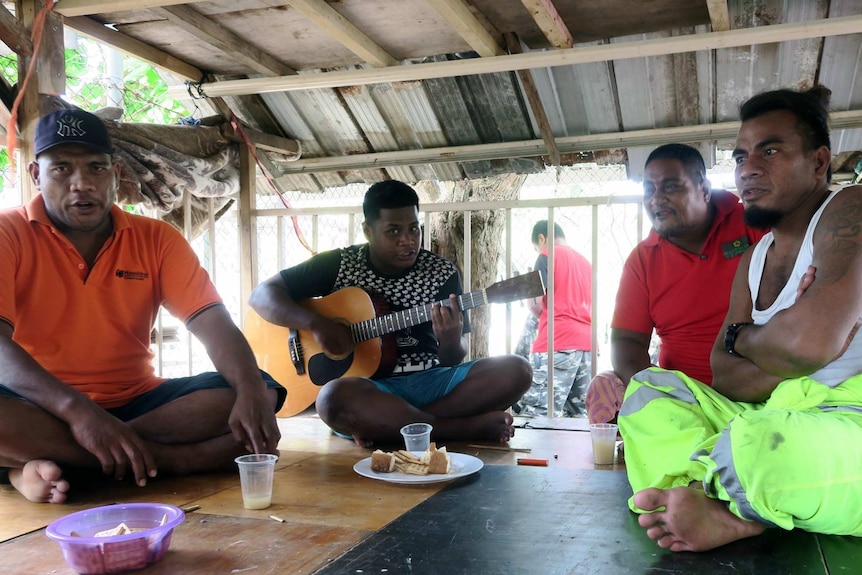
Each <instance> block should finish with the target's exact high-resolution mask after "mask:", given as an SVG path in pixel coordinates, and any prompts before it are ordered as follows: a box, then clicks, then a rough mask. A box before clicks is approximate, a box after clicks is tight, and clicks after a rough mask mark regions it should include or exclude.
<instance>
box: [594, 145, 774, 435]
mask: <svg viewBox="0 0 862 575" xmlns="http://www.w3.org/2000/svg"><path fill="white" fill-rule="evenodd" d="M643 186H644V200H643V204H644V210H645V211H646V213H647V216H648V217H649V219H650V221H651V222H652V226H653V229H652V230H651V231H650V233H649V236H648V237H647V238H646V239H645V240H643V241H642V242H640V243H639V244H638V245H637V246H636V247H635V249H634V250H633V251H632V253H631V254H630V255H629V257H628V260H627V261H626V264H625V267H624V268H623V274H622V277H621V279H620V286H619V290H618V291H617V299H616V307H615V308H614V317H613V321H612V322H611V363H612V365H613V368H614V371H613V373H608V372H606V373H602V374H599V375H597V376H596V377H595V378H594V380H593V381H592V382H591V384H590V389H589V391H588V393H587V398H586V403H587V413H588V414H589V418H590V421H591V422H593V423H598V422H606V421H612V420H614V419H615V418H616V414H617V412H618V411H619V408H620V405H621V404H622V398H623V394H624V392H625V386H626V385H627V384H628V381H629V380H630V379H631V377H632V376H633V375H634V374H635V373H637V372H639V371H641V370H642V369H646V368H647V367H649V366H650V365H652V360H651V358H650V352H649V346H650V339H651V336H652V332H653V330H655V332H656V334H657V335H658V337H659V338H660V340H661V343H660V345H659V353H658V365H659V366H661V367H663V368H665V369H674V370H680V371H682V372H684V373H686V374H687V375H689V376H691V377H693V378H695V379H698V380H700V381H702V382H703V383H706V384H711V383H712V371H711V370H710V366H709V356H710V352H711V351H712V345H713V343H714V342H715V337H716V334H717V333H718V331H719V329H721V326H722V322H723V321H724V317H725V315H726V314H727V306H728V302H729V297H730V287H731V283H732V282H733V276H734V274H735V273H736V267H737V265H738V264H739V258H740V256H741V255H742V254H743V252H745V250H746V249H747V248H748V247H749V246H750V245H753V244H754V243H756V242H757V240H759V239H760V238H761V237H762V236H763V234H764V233H765V232H764V231H762V230H755V229H752V228H749V227H747V226H746V225H745V224H744V223H743V221H742V215H743V209H742V204H741V203H740V202H739V198H737V197H736V196H735V195H733V194H731V193H729V192H726V191H719V190H711V189H710V186H709V181H708V180H707V179H706V167H705V165H704V162H703V157H702V156H701V155H700V152H698V151H697V149H695V148H693V147H691V146H687V145H685V144H666V145H664V146H660V147H658V148H656V149H655V150H654V151H653V152H652V153H651V154H650V155H649V157H648V158H647V162H646V167H645V170H644V182H643Z"/></svg>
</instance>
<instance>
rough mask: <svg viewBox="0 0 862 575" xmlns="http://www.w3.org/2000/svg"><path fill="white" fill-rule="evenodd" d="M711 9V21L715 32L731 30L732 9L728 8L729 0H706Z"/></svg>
mask: <svg viewBox="0 0 862 575" xmlns="http://www.w3.org/2000/svg"><path fill="white" fill-rule="evenodd" d="M706 7H707V8H708V9H709V21H710V22H711V23H712V31H713V32H724V31H725V30H730V11H729V10H728V9H727V0H706Z"/></svg>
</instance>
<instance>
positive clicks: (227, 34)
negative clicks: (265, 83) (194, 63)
mask: <svg viewBox="0 0 862 575" xmlns="http://www.w3.org/2000/svg"><path fill="white" fill-rule="evenodd" d="M153 12H155V13H156V14H158V15H160V16H162V17H164V18H166V19H167V20H169V21H170V22H171V23H172V24H174V25H175V26H178V27H180V28H182V29H183V30H185V31H186V32H188V33H189V34H192V35H193V36H195V37H196V38H198V39H199V40H202V41H204V42H206V43H207V44H210V45H212V46H215V47H217V48H218V49H220V50H222V51H224V52H227V53H228V54H230V55H231V57H232V58H235V59H237V60H240V61H241V62H242V63H243V64H244V65H246V66H248V67H250V68H251V69H252V70H254V71H255V72H258V73H260V74H264V75H266V76H290V75H293V74H296V70H294V69H293V68H291V67H290V66H288V65H286V64H283V63H282V62H281V61H279V60H277V59H276V58H275V57H274V56H272V55H270V54H268V53H266V52H264V51H263V50H261V49H259V48H257V47H255V46H252V45H251V44H249V43H248V42H246V41H245V40H243V39H242V38H240V37H239V36H237V35H236V34H234V33H233V32H231V31H230V30H228V29H227V28H225V27H224V26H222V25H221V24H219V23H218V22H216V21H214V20H212V19H211V18H208V17H206V16H204V15H203V14H201V13H200V12H197V11H196V10H194V9H193V8H189V7H188V6H166V7H163V8H153Z"/></svg>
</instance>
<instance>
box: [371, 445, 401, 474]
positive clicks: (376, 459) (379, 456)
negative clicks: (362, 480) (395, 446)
mask: <svg viewBox="0 0 862 575" xmlns="http://www.w3.org/2000/svg"><path fill="white" fill-rule="evenodd" d="M371 470H372V471H380V472H383V473H392V472H393V471H395V456H394V455H393V454H392V453H387V452H385V451H381V450H379V449H377V450H375V451H374V452H373V453H372V454H371Z"/></svg>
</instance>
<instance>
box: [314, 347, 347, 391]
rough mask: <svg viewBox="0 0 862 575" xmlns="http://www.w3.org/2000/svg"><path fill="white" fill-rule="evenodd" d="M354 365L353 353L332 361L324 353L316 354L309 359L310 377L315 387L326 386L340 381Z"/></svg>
mask: <svg viewBox="0 0 862 575" xmlns="http://www.w3.org/2000/svg"><path fill="white" fill-rule="evenodd" d="M352 364H353V352H350V355H347V356H345V357H343V358H341V359H332V358H331V357H327V356H326V354H324V353H316V354H314V355H312V356H311V357H310V358H309V359H308V377H309V379H311V383H313V384H314V385H326V384H327V383H328V382H330V381H332V380H333V379H338V378H339V377H341V376H342V375H344V374H345V373H347V370H348V369H350V366H351V365H352Z"/></svg>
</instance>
